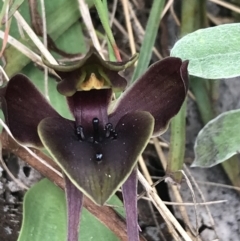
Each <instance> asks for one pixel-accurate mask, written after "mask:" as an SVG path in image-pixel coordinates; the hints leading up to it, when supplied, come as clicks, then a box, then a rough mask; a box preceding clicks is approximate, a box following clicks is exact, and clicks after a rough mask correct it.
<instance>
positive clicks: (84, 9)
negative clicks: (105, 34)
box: [78, 0, 104, 57]
mask: <svg viewBox="0 0 240 241" xmlns="http://www.w3.org/2000/svg"><path fill="white" fill-rule="evenodd" d="M78 3H79V9H80V12H81V15H82V18H83V21H84V23H85V26H86V27H87V30H88V33H89V35H90V38H91V40H92V42H93V45H94V46H95V48H96V49H97V51H98V52H99V53H100V54H101V46H100V43H99V41H98V38H97V35H96V32H95V29H94V26H93V23H92V19H91V16H90V13H89V9H88V5H87V4H86V3H85V1H84V0H78ZM102 57H104V56H102Z"/></svg>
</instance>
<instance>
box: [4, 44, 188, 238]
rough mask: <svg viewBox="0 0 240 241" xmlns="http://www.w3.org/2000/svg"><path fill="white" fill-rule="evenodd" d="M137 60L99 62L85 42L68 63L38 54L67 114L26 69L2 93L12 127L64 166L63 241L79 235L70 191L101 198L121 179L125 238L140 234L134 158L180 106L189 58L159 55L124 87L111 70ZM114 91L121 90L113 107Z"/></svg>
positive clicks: (97, 200) (100, 202)
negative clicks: (54, 76)
mask: <svg viewBox="0 0 240 241" xmlns="http://www.w3.org/2000/svg"><path fill="white" fill-rule="evenodd" d="M136 60H137V55H136V56H133V57H132V58H131V59H130V60H129V61H126V62H110V61H104V60H103V59H102V58H101V57H100V55H99V54H98V53H97V52H96V50H95V49H93V48H92V49H90V51H89V52H88V54H87V55H86V56H85V58H83V59H82V60H80V61H78V62H76V63H73V64H71V65H63V66H61V65H51V64H49V63H48V62H47V61H45V64H46V65H47V66H48V67H50V68H52V69H54V70H55V72H56V73H57V74H58V75H59V77H60V80H59V82H58V83H57V90H58V92H59V93H60V94H62V95H64V96H66V100H67V103H68V106H69V109H70V111H71V113H72V114H73V117H74V121H72V120H68V119H65V118H63V117H62V116H60V115H59V114H58V113H57V112H56V111H55V110H54V109H53V108H52V107H51V106H50V105H49V104H48V102H47V101H46V100H45V99H44V97H43V96H42V94H41V93H40V92H39V91H38V90H37V89H36V87H35V86H34V85H33V84H32V83H31V81H30V80H29V79H28V78H27V77H26V76H24V75H20V74H18V75H16V76H14V77H13V78H11V79H10V81H9V83H8V86H7V89H6V92H5V99H6V102H7V106H8V109H7V115H8V122H9V128H10V130H11V131H12V134H13V135H14V137H15V138H16V139H17V140H18V141H19V142H21V143H24V144H26V145H29V146H34V147H37V148H42V147H45V148H46V149H47V150H48V151H49V153H50V154H51V155H52V157H53V158H54V160H55V161H56V163H57V164H58V165H59V166H60V167H61V169H62V171H63V173H64V176H65V179H66V194H67V201H68V220H69V223H68V241H70V240H71V241H75V240H77V236H78V235H77V233H76V232H77V227H78V222H77V221H76V220H79V218H78V216H76V215H77V214H76V213H78V215H80V211H81V206H82V205H77V206H78V208H77V210H75V211H74V208H73V205H76V200H74V199H75V197H76V198H77V199H78V200H81V199H82V195H81V193H83V194H84V195H86V196H88V197H89V198H90V199H91V200H93V201H94V202H95V203H96V204H98V205H103V204H104V203H105V202H106V201H107V200H108V199H109V198H110V197H111V196H112V195H113V194H114V193H115V192H116V191H117V190H118V188H119V187H120V186H122V189H123V197H124V203H125V208H126V213H127V225H128V235H129V240H131V241H137V240H139V238H138V225H137V205H136V203H137V175H136V163H137V159H138V156H139V155H140V154H141V153H142V152H143V150H144V148H145V147H146V145H147V143H148V141H149V139H150V137H151V136H152V135H159V134H161V133H162V132H164V131H165V130H166V128H167V126H168V123H169V120H170V119H171V118H172V117H173V116H174V115H176V114H177V112H178V111H179V110H180V108H181V105H182V103H183V101H184V99H185V97H186V94H187V90H188V73H187V65H188V62H187V61H185V62H182V61H181V59H179V58H174V57H168V58H165V59H163V60H162V61H159V62H157V63H155V64H153V65H152V66H150V68H149V69H148V71H147V72H146V73H145V74H144V75H143V76H141V77H140V78H139V79H138V80H137V81H136V82H135V83H134V84H133V85H132V86H130V87H128V88H126V86H127V84H128V83H127V81H126V80H125V79H124V78H123V77H122V76H121V75H120V74H119V73H118V72H119V71H121V70H124V69H126V68H127V67H129V66H131V65H133V63H134V62H135V61H136ZM125 89H126V90H125ZM124 90H125V91H124ZM114 91H124V93H123V94H122V95H121V96H120V98H119V99H118V100H117V101H115V102H114V106H112V104H113V102H112V97H113V93H114ZM110 104H111V109H110V108H109V107H110ZM36 109H37V110H38V111H37V113H36V112H35V111H36ZM79 202H80V203H81V202H82V201H79ZM73 217H74V218H73ZM76 217H77V218H76ZM71 220H73V221H71ZM74 232H75V234H74ZM70 237H75V238H70Z"/></svg>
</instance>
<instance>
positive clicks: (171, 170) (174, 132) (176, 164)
mask: <svg viewBox="0 0 240 241" xmlns="http://www.w3.org/2000/svg"><path fill="white" fill-rule="evenodd" d="M186 103H187V100H185V101H184V103H183V105H182V107H181V109H180V111H179V112H178V114H177V115H176V116H175V117H174V118H173V119H172V121H171V128H170V129H171V138H170V151H169V161H168V165H167V170H166V172H167V173H168V174H171V176H172V177H173V178H174V180H175V181H176V182H180V181H181V179H182V173H181V172H177V171H178V170H181V169H182V166H183V162H184V154H185V140H186V133H185V132H186V131H185V126H186V121H185V120H186V109H187V104H186Z"/></svg>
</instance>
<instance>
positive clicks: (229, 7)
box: [209, 0, 240, 13]
mask: <svg viewBox="0 0 240 241" xmlns="http://www.w3.org/2000/svg"><path fill="white" fill-rule="evenodd" d="M209 1H211V2H213V3H216V4H218V5H220V6H222V7H225V8H227V9H230V10H232V11H234V12H236V13H240V8H239V7H237V6H235V5H233V4H231V3H227V2H224V1H221V0H209Z"/></svg>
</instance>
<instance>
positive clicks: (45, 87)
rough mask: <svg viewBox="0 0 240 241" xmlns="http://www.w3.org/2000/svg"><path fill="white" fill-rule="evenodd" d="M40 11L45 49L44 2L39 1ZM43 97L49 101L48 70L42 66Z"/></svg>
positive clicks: (45, 22) (45, 23) (45, 21)
mask: <svg viewBox="0 0 240 241" xmlns="http://www.w3.org/2000/svg"><path fill="white" fill-rule="evenodd" d="M40 3H41V4H40V5H41V10H42V28H43V29H42V32H43V44H44V46H45V48H46V49H47V46H48V43H47V20H46V12H45V4H44V0H41V1H40ZM44 95H45V97H46V99H47V100H50V97H49V93H48V68H47V66H44Z"/></svg>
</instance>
